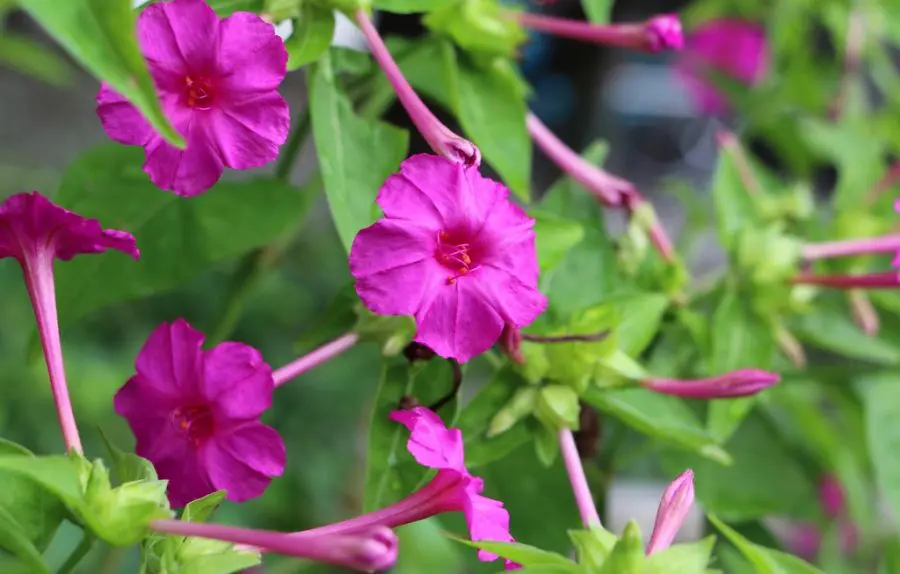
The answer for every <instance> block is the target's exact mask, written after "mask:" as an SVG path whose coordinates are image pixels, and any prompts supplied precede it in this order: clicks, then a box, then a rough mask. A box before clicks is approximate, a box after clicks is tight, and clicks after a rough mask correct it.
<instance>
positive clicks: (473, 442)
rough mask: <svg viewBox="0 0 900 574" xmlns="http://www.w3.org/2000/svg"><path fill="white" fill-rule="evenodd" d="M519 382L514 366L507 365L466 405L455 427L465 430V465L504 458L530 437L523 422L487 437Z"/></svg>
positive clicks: (472, 465) (479, 464) (469, 465)
mask: <svg viewBox="0 0 900 574" xmlns="http://www.w3.org/2000/svg"><path fill="white" fill-rule="evenodd" d="M519 385H520V383H519V382H518V381H517V377H516V375H515V372H514V371H513V370H512V368H511V367H509V366H507V367H504V368H502V369H500V370H498V371H497V372H496V373H494V376H493V377H491V379H490V380H489V381H488V382H486V383H485V384H484V385H483V386H482V387H481V389H480V390H479V391H478V393H477V394H476V395H475V396H474V397H473V398H472V400H470V401H469V402H468V404H466V406H465V407H463V409H462V411H461V412H460V414H459V420H458V421H457V423H456V426H457V427H458V428H459V429H460V430H461V431H462V435H463V439H464V440H465V449H466V465H467V466H468V467H469V468H475V467H478V466H481V465H484V464H487V463H489V462H492V461H495V460H497V459H499V458H503V457H504V456H506V455H507V454H508V453H509V452H511V451H512V450H513V449H515V448H516V447H518V446H520V445H522V444H523V443H525V442H527V441H528V440H530V439H531V431H530V430H529V429H528V427H527V426H526V424H525V423H524V422H520V423H518V424H516V425H514V426H513V427H512V428H510V429H509V430H506V431H505V432H503V433H500V434H498V435H497V436H494V437H491V438H487V436H486V435H487V433H488V430H489V428H490V425H491V421H492V420H493V419H494V415H496V414H497V413H498V412H499V411H500V409H502V408H503V407H504V406H505V405H506V404H507V403H508V402H509V400H510V399H511V398H512V397H513V395H514V394H515V393H516V390H517V389H518V388H519Z"/></svg>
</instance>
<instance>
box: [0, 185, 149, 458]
mask: <svg viewBox="0 0 900 574" xmlns="http://www.w3.org/2000/svg"><path fill="white" fill-rule="evenodd" d="M108 249H116V250H118V251H121V252H123V253H126V254H128V255H130V256H131V257H133V258H134V259H137V258H138V257H139V256H140V251H138V248H137V245H136V244H135V241H134V236H132V235H131V234H129V233H125V232H124V231H116V230H114V229H103V228H102V227H100V222H98V221H97V220H96V219H87V218H84V217H81V216H80V215H78V214H76V213H72V212H71V211H68V210H65V209H63V208H61V207H59V206H57V205H55V204H53V203H51V202H50V201H49V200H48V199H47V198H45V197H44V196H43V195H41V194H39V193H38V192H36V191H35V192H32V193H19V194H16V195H12V196H10V197H8V198H7V199H6V200H5V201H4V202H3V203H2V204H0V258H4V257H13V258H15V259H16V260H17V261H18V262H19V265H20V266H21V267H22V274H23V275H24V277H25V286H26V288H27V289H28V296H29V297H30V298H31V303H32V306H33V307H34V316H35V319H36V320H37V326H38V332H39V334H40V338H41V345H42V347H43V350H44V359H45V360H46V362H47V372H48V374H49V377H50V387H51V390H52V392H53V400H54V402H55V403H56V411H57V415H58V417H59V424H60V427H61V428H62V433H63V438H64V439H65V443H66V447H67V448H68V449H70V450H74V451H76V452H79V453H80V452H81V439H80V438H79V436H78V427H77V425H76V424H75V415H74V414H73V412H72V404H71V402H70V400H69V391H68V387H67V385H66V373H65V368H64V366H63V357H62V346H61V344H60V340H59V324H58V321H57V312H56V287H55V285H54V282H53V260H54V259H62V260H63V261H68V260H69V259H72V258H73V257H75V256H76V255H78V254H80V253H103V252H104V251H106V250H108Z"/></svg>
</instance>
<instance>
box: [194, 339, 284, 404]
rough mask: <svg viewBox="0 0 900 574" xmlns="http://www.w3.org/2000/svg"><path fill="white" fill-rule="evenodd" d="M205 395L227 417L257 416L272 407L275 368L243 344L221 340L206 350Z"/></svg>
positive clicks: (254, 350) (204, 360) (257, 352)
mask: <svg viewBox="0 0 900 574" xmlns="http://www.w3.org/2000/svg"><path fill="white" fill-rule="evenodd" d="M202 384H203V396H204V398H206V400H208V401H209V402H210V403H212V404H214V405H215V407H214V408H215V410H216V411H217V413H216V415H217V418H218V417H220V416H221V417H225V418H227V419H232V420H233V419H253V418H258V417H259V415H261V414H262V413H263V412H264V411H265V410H266V409H268V408H269V407H270V406H272V391H273V390H274V388H275V383H274V382H273V381H272V368H271V367H270V366H269V365H268V364H266V362H265V361H264V360H263V358H262V355H261V354H260V352H259V351H257V350H256V349H254V348H253V347H251V346H249V345H244V344H243V343H232V342H227V343H222V344H220V345H218V346H217V347H216V348H214V349H212V350H210V351H206V352H205V353H203V383H202Z"/></svg>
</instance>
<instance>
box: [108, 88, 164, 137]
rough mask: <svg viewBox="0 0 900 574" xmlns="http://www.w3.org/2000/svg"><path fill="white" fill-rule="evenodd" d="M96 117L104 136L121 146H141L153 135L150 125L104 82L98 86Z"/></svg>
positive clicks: (135, 109) (129, 103)
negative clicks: (104, 133)
mask: <svg viewBox="0 0 900 574" xmlns="http://www.w3.org/2000/svg"><path fill="white" fill-rule="evenodd" d="M97 116H99V117H100V124H101V125H102V126H103V131H105V132H106V135H108V136H109V137H110V139H112V140H113V141H117V142H119V143H121V144H125V145H141V146H142V145H144V144H146V143H147V142H148V141H149V140H150V137H151V136H152V135H153V130H152V128H151V127H150V124H148V123H147V120H145V119H144V116H142V115H141V113H140V112H139V111H138V110H137V108H135V107H134V106H133V105H132V104H131V102H129V101H128V100H127V99H125V97H123V96H122V95H121V94H119V93H118V92H116V91H114V90H113V89H112V88H110V87H109V86H108V85H107V84H106V83H105V82H104V83H102V84H100V92H99V93H98V94H97Z"/></svg>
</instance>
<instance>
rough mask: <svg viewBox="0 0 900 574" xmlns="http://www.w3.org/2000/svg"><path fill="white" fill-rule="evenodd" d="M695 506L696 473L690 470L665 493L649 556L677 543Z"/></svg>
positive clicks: (678, 478) (651, 540)
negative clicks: (677, 536) (677, 538)
mask: <svg viewBox="0 0 900 574" xmlns="http://www.w3.org/2000/svg"><path fill="white" fill-rule="evenodd" d="M692 504H694V473H693V472H692V471H691V470H690V469H688V470H686V471H684V472H683V473H681V474H680V475H678V477H676V478H675V480H673V481H672V483H671V484H669V486H668V487H667V488H666V490H665V492H663V495H662V499H661V500H660V501H659V509H658V510H657V511H656V521H655V522H654V524H653V533H652V534H650V542H649V543H648V544H647V555H648V556H649V555H651V554H653V553H654V552H657V551H659V550H665V549H666V548H668V547H669V546H671V545H672V542H674V541H675V536H676V535H677V534H678V530H679V529H680V528H681V525H682V523H683V522H684V519H685V518H686V517H687V514H688V512H689V511H690V510H691V505H692Z"/></svg>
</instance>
